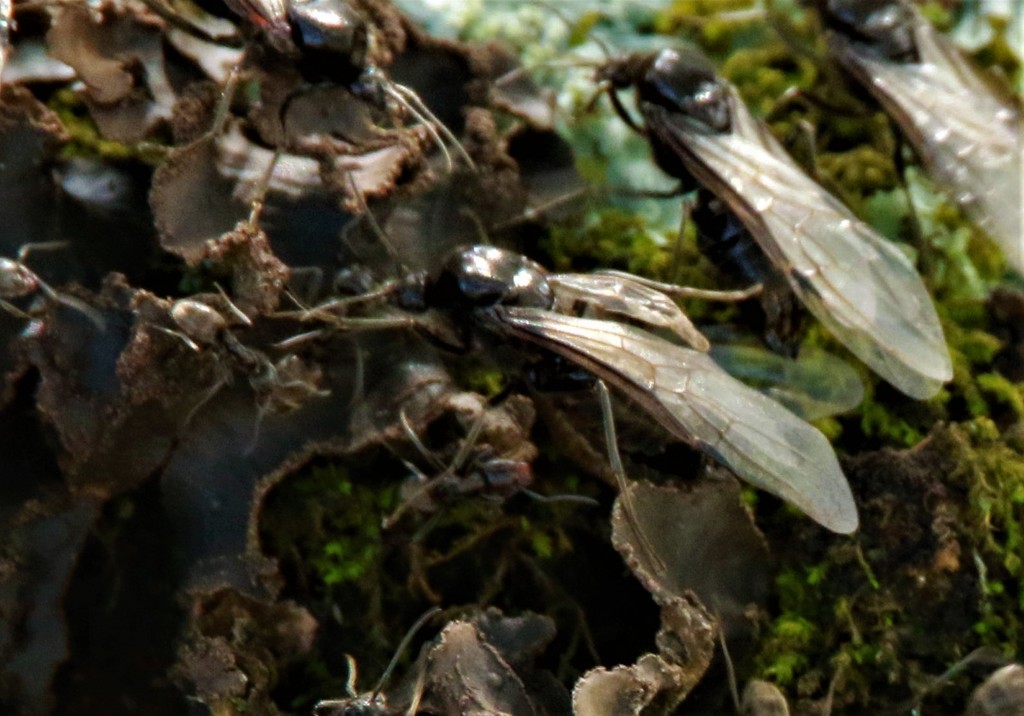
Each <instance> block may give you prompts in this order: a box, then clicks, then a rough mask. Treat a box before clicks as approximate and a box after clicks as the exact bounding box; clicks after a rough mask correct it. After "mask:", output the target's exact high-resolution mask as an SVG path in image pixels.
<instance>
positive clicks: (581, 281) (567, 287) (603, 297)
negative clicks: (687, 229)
mask: <svg viewBox="0 0 1024 716" xmlns="http://www.w3.org/2000/svg"><path fill="white" fill-rule="evenodd" d="M548 284H550V286H551V287H552V288H553V289H554V292H555V305H554V310H555V311H558V312H559V313H570V312H573V311H572V309H573V308H574V307H575V306H576V305H577V304H579V303H582V304H584V305H585V306H587V307H589V308H591V309H593V310H594V311H595V312H596V313H597V316H598V317H600V316H601V314H611V315H614V316H620V317H624V318H631V319H633V320H635V321H639V322H640V323H646V324H647V325H649V326H656V327H658V328H667V329H669V330H671V331H673V332H674V333H675V334H676V335H678V336H679V337H680V338H682V339H683V340H684V341H686V342H687V343H689V344H690V345H691V346H693V347H694V348H696V349H697V350H699V351H703V352H707V350H708V348H710V347H711V346H710V344H709V343H708V339H707V338H705V337H704V336H703V335H701V333H700V331H698V330H697V328H696V326H694V325H693V322H692V321H690V319H689V317H688V316H687V315H686V314H685V313H684V312H683V310H682V309H681V308H680V307H679V306H678V305H676V302H675V301H673V300H672V299H671V298H669V297H668V296H666V295H665V294H664V293H662V292H661V291H658V290H656V289H653V288H651V287H649V286H645V285H643V284H642V283H639V282H637V281H630V280H629V279H628V278H626V277H625V276H622V275H615V276H607V275H600V274H580V273H559V274H552V275H550V276H548Z"/></svg>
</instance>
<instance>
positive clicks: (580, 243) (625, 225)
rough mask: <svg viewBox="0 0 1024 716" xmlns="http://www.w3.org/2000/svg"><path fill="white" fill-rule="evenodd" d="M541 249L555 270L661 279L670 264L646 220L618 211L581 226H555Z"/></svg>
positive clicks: (600, 214) (594, 217) (603, 213)
mask: <svg viewBox="0 0 1024 716" xmlns="http://www.w3.org/2000/svg"><path fill="white" fill-rule="evenodd" d="M541 248H542V250H543V251H545V252H546V253H547V254H548V256H550V257H551V266H552V268H553V269H554V270H556V271H568V270H570V269H575V270H582V269H584V268H587V267H597V266H601V267H605V268H618V269H622V270H625V271H631V272H633V273H640V274H643V275H646V276H661V275H663V273H664V271H665V269H666V267H667V265H668V262H669V256H668V253H667V252H666V251H665V249H664V247H663V246H662V245H660V243H659V241H658V240H657V239H656V237H655V236H654V235H652V234H651V233H650V231H649V230H648V228H647V225H646V223H645V222H644V220H643V218H642V217H640V216H637V215H636V214H631V213H627V212H625V211H622V210H619V209H605V210H603V211H600V212H597V213H594V214H592V215H591V216H590V217H589V218H588V221H587V222H586V223H585V224H584V225H582V226H579V225H575V226H560V227H554V228H553V229H552V231H551V233H550V234H549V236H548V238H547V239H546V240H545V241H544V242H542V244H541Z"/></svg>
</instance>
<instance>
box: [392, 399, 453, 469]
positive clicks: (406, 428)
mask: <svg viewBox="0 0 1024 716" xmlns="http://www.w3.org/2000/svg"><path fill="white" fill-rule="evenodd" d="M398 422H399V423H400V424H401V426H402V431H403V432H404V433H405V437H406V439H408V440H409V442H410V443H412V446H413V447H414V448H416V452H418V453H419V454H420V456H421V457H423V459H425V460H426V461H427V462H429V463H430V464H431V465H433V466H434V467H435V468H437V469H438V470H440V469H441V468H443V467H444V465H442V464H441V461H440V460H438V459H437V456H436V455H434V454H433V453H432V452H431V451H430V450H429V449H428V448H427V446H426V445H424V444H423V441H422V440H420V436H419V435H417V434H416V431H415V430H413V429H412V425H411V424H410V423H409V416H408V415H406V413H405V406H404V405H403V406H402V407H401V409H400V410H399V411H398Z"/></svg>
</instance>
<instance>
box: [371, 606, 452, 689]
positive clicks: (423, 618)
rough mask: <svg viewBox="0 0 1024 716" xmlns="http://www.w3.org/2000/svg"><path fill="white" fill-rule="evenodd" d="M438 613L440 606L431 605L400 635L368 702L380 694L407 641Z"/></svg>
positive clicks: (406, 645) (407, 643)
mask: <svg viewBox="0 0 1024 716" xmlns="http://www.w3.org/2000/svg"><path fill="white" fill-rule="evenodd" d="M440 613H441V607H431V608H430V609H428V610H427V611H425V612H423V614H422V615H420V618H419V619H417V620H416V622H415V623H414V624H413V625H412V626H411V627H409V630H408V631H407V632H406V633H405V636H403V637H402V641H400V642H399V643H398V647H397V648H396V649H395V654H394V656H392V657H391V661H390V662H388V665H387V667H386V668H385V669H384V673H383V674H381V675H380V679H379V680H378V681H377V685H376V686H375V687H374V688H373V692H372V693H371V695H370V703H373V702H374V700H375V699H376V698H377V696H379V695H380V692H381V690H382V689H383V688H384V685H385V684H387V682H388V679H389V678H391V674H392V672H393V671H394V670H395V667H397V666H398V660H399V659H401V658H402V654H403V653H404V652H405V650H406V649H407V648H408V647H409V643H410V642H411V641H412V640H413V638H414V637H415V636H416V632H418V631H419V630H420V629H422V628H423V627H424V625H426V623H427V622H429V621H430V620H431V619H433V618H434V617H436V616H437V615H438V614H440Z"/></svg>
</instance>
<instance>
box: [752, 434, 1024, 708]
mask: <svg viewBox="0 0 1024 716" xmlns="http://www.w3.org/2000/svg"><path fill="white" fill-rule="evenodd" d="M845 469H846V472H847V475H848V476H849V478H850V482H851V485H852V486H853V489H854V493H855V496H856V497H857V500H858V504H859V505H860V508H861V523H862V526H861V529H860V531H859V532H858V533H857V534H856V535H854V536H853V537H851V538H849V539H824V538H823V537H822V536H821V535H818V536H817V537H815V536H814V535H812V534H811V532H819V530H818V528H816V527H812V526H808V525H806V524H801V525H799V526H796V527H795V529H792V532H791V534H789V535H788V536H789V539H788V540H786V541H783V539H784V538H785V536H786V535H785V534H779V533H778V532H782V533H785V532H786V531H787V529H786V525H785V524H781V523H777V524H776V525H775V526H776V527H777V528H781V529H779V530H778V532H777V533H776V539H775V541H774V542H775V544H788V545H790V546H789V547H788V550H787V551H786V552H784V553H783V555H782V561H783V566H782V570H781V572H780V574H779V576H778V578H777V580H776V594H777V598H778V605H777V610H775V612H776V614H777V616H775V617H774V618H773V619H771V620H770V621H768V622H766V623H765V624H764V634H763V639H762V640H761V642H760V653H759V654H758V656H757V659H756V664H757V671H758V673H759V674H760V675H761V676H764V677H767V678H771V679H773V680H775V681H776V682H777V683H779V684H780V685H781V686H783V687H785V688H786V689H787V691H788V692H789V693H790V695H791V696H793V697H795V699H796V700H797V701H798V702H803V704H802V706H803V707H805V708H810V707H812V706H813V704H815V703H816V704H818V705H820V704H821V702H822V701H823V700H824V699H825V698H826V695H827V692H828V690H829V688H830V687H831V688H832V689H833V690H834V694H833V697H834V706H835V708H838V709H842V708H847V707H853V706H857V707H860V708H864V709H868V710H871V709H880V708H882V707H883V706H891V705H893V704H899V703H904V702H908V701H911V700H912V699H914V698H916V697H918V696H921V695H922V691H923V685H925V684H928V683H930V681H931V679H932V677H934V676H937V675H938V674H940V673H942V672H944V671H945V670H946V669H947V668H948V667H949V666H951V665H953V664H954V663H955V662H957V661H958V660H959V659H961V658H962V657H963V656H965V655H966V654H968V653H969V652H970V651H972V650H973V649H976V648H978V647H981V646H989V647H995V648H997V649H998V650H1000V651H1002V652H1004V653H1005V654H1007V655H1008V656H1017V657H1019V655H1020V654H1021V653H1022V652H1024V620H1022V617H1021V615H1022V614H1024V562H1022V560H1021V558H1020V555H1021V554H1024V455H1022V453H1020V452H1018V451H1016V450H1014V449H1013V448H1011V447H1010V446H1008V445H1007V444H1006V442H1005V441H1004V440H1003V439H1002V436H1001V435H1000V432H999V430H998V429H997V428H996V426H995V424H994V423H993V422H992V421H991V420H988V419H985V418H979V419H977V420H972V421H968V422H964V423H960V424H957V425H952V426H949V427H939V428H936V429H934V430H933V431H932V432H931V434H930V435H929V436H928V439H927V440H926V441H925V442H923V443H922V444H920V445H918V446H917V447H915V448H914V449H911V450H904V451H899V452H895V451H891V450H883V451H880V452H877V453H866V454H863V455H859V456H857V457H856V458H853V459H851V460H849V461H848V462H847V464H846V465H845ZM785 519H786V520H788V519H789V518H788V517H786V518H785ZM968 683H969V682H968V681H967V680H962V681H956V680H954V681H953V682H951V685H950V686H949V688H946V689H938V690H936V692H935V693H934V694H929V695H927V697H926V699H927V701H926V703H928V704H931V706H933V707H935V708H938V707H939V706H940V705H941V706H942V708H945V709H947V710H951V709H955V708H957V707H960V706H962V704H963V700H964V695H965V691H966V689H967V687H968Z"/></svg>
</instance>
